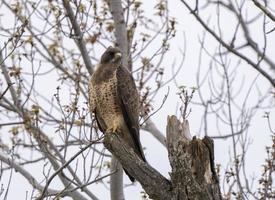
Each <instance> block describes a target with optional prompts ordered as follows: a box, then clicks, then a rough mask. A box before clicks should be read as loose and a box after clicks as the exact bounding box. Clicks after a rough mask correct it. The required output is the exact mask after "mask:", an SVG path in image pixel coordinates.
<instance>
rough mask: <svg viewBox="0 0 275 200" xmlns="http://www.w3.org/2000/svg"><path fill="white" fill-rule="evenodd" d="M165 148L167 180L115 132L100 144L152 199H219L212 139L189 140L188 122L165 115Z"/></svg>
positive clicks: (106, 136)
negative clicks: (167, 169)
mask: <svg viewBox="0 0 275 200" xmlns="http://www.w3.org/2000/svg"><path fill="white" fill-rule="evenodd" d="M166 131H167V132H166V134H167V149H168V153H169V154H168V155H169V161H170V164H171V167H172V172H171V173H170V177H171V179H170V180H168V179H166V178H165V177H164V176H162V175H161V174H160V173H159V172H158V171H157V170H155V169H154V168H153V167H151V166H150V165H149V164H147V163H145V162H143V161H142V160H141V159H140V158H139V157H138V156H137V155H136V154H135V153H134V151H133V149H132V148H130V147H129V146H128V145H127V144H126V143H125V142H124V141H123V139H122V138H121V136H120V135H119V134H115V133H109V134H106V135H105V138H104V145H105V146H106V148H107V149H108V150H109V151H110V152H111V153H112V154H113V155H114V156H115V157H116V158H117V159H118V161H119V162H120V163H121V164H122V166H123V167H124V168H125V169H127V171H128V172H129V173H130V174H131V175H132V176H133V177H134V178H135V179H136V180H137V181H139V182H140V184H141V185H142V187H143V189H144V190H145V191H146V192H147V194H148V195H149V197H150V198H152V199H155V200H164V199H165V200H167V199H169V200H189V199H192V200H195V199H198V200H200V199H201V200H208V199H209V200H210V199H211V200H221V199H222V197H221V194H220V188H219V182H218V178H217V176H216V172H215V169H214V154H213V152H214V145H213V141H212V140H211V139H210V138H208V137H205V138H204V139H203V140H201V139H196V138H193V139H190V132H189V126H188V121H187V120H185V121H183V122H180V121H179V120H178V119H177V118H176V117H175V116H172V117H168V123H167V129H166Z"/></svg>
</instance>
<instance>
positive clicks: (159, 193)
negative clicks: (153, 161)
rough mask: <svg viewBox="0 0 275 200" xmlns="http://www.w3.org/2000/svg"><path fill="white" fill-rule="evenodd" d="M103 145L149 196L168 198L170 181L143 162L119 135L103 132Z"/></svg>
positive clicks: (169, 195)
mask: <svg viewBox="0 0 275 200" xmlns="http://www.w3.org/2000/svg"><path fill="white" fill-rule="evenodd" d="M104 145H105V147H106V148H107V149H108V150H109V151H110V152H111V153H112V154H113V155H114V156H115V157H116V158H117V159H118V160H119V162H120V163H121V164H122V165H123V167H124V168H126V169H127V171H128V172H129V173H130V174H131V175H132V176H133V177H134V178H135V179H136V180H138V181H139V182H140V184H141V185H142V187H143V189H144V190H145V191H146V192H147V194H148V195H149V196H150V198H152V199H159V200H162V199H163V200H165V199H166V200H167V199H170V197H171V183H170V182H169V181H168V180H167V179H166V178H165V177H163V176H162V175H161V174H160V173H159V172H158V171H156V170H155V169H154V168H152V167H151V166H150V165H148V164H147V163H145V162H143V161H142V160H141V159H140V158H139V157H138V155H137V154H136V153H135V152H134V150H133V149H132V148H130V147H129V146H128V145H127V144H126V143H124V141H123V139H122V138H121V137H120V136H119V135H117V134H114V133H107V134H105V137H104Z"/></svg>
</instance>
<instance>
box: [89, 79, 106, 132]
mask: <svg viewBox="0 0 275 200" xmlns="http://www.w3.org/2000/svg"><path fill="white" fill-rule="evenodd" d="M95 90H96V88H95V87H94V83H93V76H92V78H91V80H90V82H89V85H88V92H89V108H90V112H91V114H92V113H94V114H95V119H96V122H97V125H98V128H99V130H100V131H101V132H103V130H104V129H105V123H104V121H103V120H102V118H101V116H100V115H99V114H98V112H97V109H96V91H95Z"/></svg>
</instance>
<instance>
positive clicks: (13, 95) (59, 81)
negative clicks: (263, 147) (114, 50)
mask: <svg viewBox="0 0 275 200" xmlns="http://www.w3.org/2000/svg"><path fill="white" fill-rule="evenodd" d="M252 2H253V5H251V3H250V4H249V6H248V5H247V4H248V3H247V2H246V1H242V2H235V1H206V2H203V5H201V4H199V1H183V0H182V1H178V2H175V3H177V4H178V5H179V6H182V5H183V6H184V7H185V8H187V11H188V12H190V14H191V15H193V16H194V17H195V19H196V21H197V22H198V23H199V24H201V25H202V27H203V29H204V30H205V32H203V33H202V35H201V38H200V40H199V41H198V42H199V44H200V45H201V51H200V52H198V57H199V62H198V66H199V67H198V72H197V88H192V89H191V92H189V89H186V87H185V86H182V85H181V84H180V83H178V82H177V81H176V80H177V79H176V77H177V75H178V72H179V70H180V68H181V67H182V66H183V64H184V59H185V50H186V49H185V48H186V47H185V46H183V49H184V50H183V52H182V55H180V56H181V58H178V59H177V60H182V61H181V62H180V63H172V71H173V73H172V75H171V76H170V77H169V76H168V75H166V73H167V74H168V72H167V69H165V68H164V67H163V62H164V61H165V60H167V59H168V60H169V59H170V60H171V58H169V57H167V53H168V52H169V50H171V49H170V43H171V41H172V39H173V38H174V37H175V35H176V26H177V22H176V20H177V19H174V18H172V17H170V13H171V12H172V11H171V10H170V11H169V9H168V1H167V0H158V1H156V2H155V6H154V10H153V12H154V14H155V15H154V16H150V15H147V13H145V12H144V8H143V5H142V2H141V1H137V0H124V1H121V0H106V1H88V0H82V1H72V0H71V1H69V0H62V1H21V0H16V1H9V0H2V1H1V3H0V9H1V11H3V14H2V15H1V16H0V23H1V25H0V38H1V41H3V42H2V43H1V47H0V66H1V72H2V74H1V78H0V85H1V90H0V119H1V123H0V127H1V137H0V147H1V148H0V149H1V150H0V161H1V162H0V164H1V165H0V166H1V167H0V169H1V170H0V180H1V182H2V180H4V183H3V185H2V186H1V189H0V197H1V198H2V197H3V199H8V197H9V196H12V194H11V191H13V188H12V184H13V181H14V180H16V177H19V176H21V177H23V178H24V180H26V182H25V184H29V185H30V186H29V188H30V189H29V190H28V191H27V193H26V194H22V198H23V195H25V197H24V198H25V199H59V198H62V197H69V198H71V199H77V200H82V199H95V200H96V199H101V197H100V196H99V194H100V193H99V192H97V191H96V190H95V188H98V187H100V188H103V189H104V188H107V191H109V192H110V197H111V199H112V200H121V199H125V195H124V191H125V190H127V187H126V185H125V184H124V183H123V171H122V167H121V164H122V165H123V167H125V168H126V169H127V171H128V172H129V173H131V175H133V177H135V178H136V179H137V180H138V182H139V183H140V184H141V185H142V187H143V189H144V190H145V192H146V193H147V194H148V195H149V197H150V198H153V199H222V197H224V198H227V199H230V198H232V197H233V196H234V197H235V198H238V199H248V198H255V199H272V198H274V195H275V194H274V182H273V179H274V150H273V149H272V148H267V160H266V162H265V163H264V172H263V173H262V176H261V178H260V179H259V181H260V184H259V186H258V187H259V190H258V191H257V190H256V189H255V187H252V186H251V183H252V181H253V180H251V179H249V178H248V176H247V174H246V151H247V148H248V144H250V143H249V142H250V141H249V134H248V133H249V132H250V129H249V127H250V123H251V121H252V120H253V117H254V115H255V113H256V112H259V111H265V117H266V121H267V123H268V125H269V127H270V130H267V132H269V133H270V134H271V135H272V136H273V140H272V141H273V145H274V127H273V124H272V123H271V122H272V117H271V115H270V113H271V112H272V111H274V109H273V107H274V86H275V81H274V78H273V74H274V69H275V64H274V62H275V61H274V60H273V57H272V51H271V50H270V49H269V35H272V34H274V32H275V31H274V28H270V27H271V25H269V24H272V25H274V18H275V17H274V15H275V14H274V10H272V5H274V4H273V3H272V2H268V1H263V2H261V1H256V0H253V1H252ZM200 3H201V2H200ZM251 7H253V9H257V12H256V13H255V15H253V16H250V15H248V16H247V15H246V13H245V11H246V9H248V10H249V9H251ZM208 9H209V10H210V11H211V10H212V9H215V11H216V12H215V13H216V17H215V19H216V21H215V22H216V24H214V22H213V21H211V20H209V21H206V20H205V19H206V18H205V16H206V15H207V14H205V13H204V12H206V13H207V12H208ZM222 12H226V13H230V14H232V15H233V16H234V17H235V18H234V19H235V22H234V23H232V26H233V25H234V28H232V30H233V33H232V34H231V35H230V36H224V34H225V33H226V32H224V31H223V24H222V23H221V22H222V20H223V16H222V15H221V13H222ZM258 22H261V25H260V27H259V25H258V24H259V23H258ZM213 27H216V28H213ZM254 27H256V28H257V27H259V28H260V29H261V33H262V35H261V37H262V39H261V40H260V41H259V40H258V37H257V36H254V34H253V33H252V29H253V28H254ZM240 35H241V36H240ZM208 36H211V37H213V38H214V39H215V40H216V43H215V44H216V45H217V48H216V49H215V50H214V51H213V50H209V49H208V48H210V45H209V43H208V42H207V37H208ZM228 38H230V39H228ZM239 38H241V39H239ZM110 45H117V46H118V47H119V48H120V49H121V51H122V53H123V65H124V66H125V67H127V68H128V69H129V70H130V71H132V74H133V76H134V78H135V81H136V85H137V87H138V89H139V92H140V102H141V105H140V107H141V113H140V119H141V122H140V123H141V128H142V130H144V131H147V132H149V133H151V134H152V135H153V136H154V138H155V139H156V140H157V141H159V142H160V143H161V144H162V146H163V148H167V150H168V153H169V161H170V165H171V167H172V172H171V174H170V179H169V180H168V179H167V178H165V177H164V176H163V175H161V174H160V173H159V172H158V171H157V170H156V169H154V168H153V167H152V166H150V165H148V164H146V163H144V162H142V161H141V160H140V159H139V158H138V157H137V156H136V155H135V153H134V152H133V151H132V150H131V149H129V148H128V147H127V145H126V144H125V143H124V142H123V141H122V140H121V139H120V138H119V136H116V135H115V134H114V135H110V134H107V135H103V133H101V132H100V131H98V127H97V125H96V123H95V122H94V119H91V117H90V113H89V109H88V105H87V102H88V95H87V85H88V84H87V83H88V80H89V77H90V75H91V74H92V73H93V71H94V69H95V67H96V64H97V63H98V59H99V57H100V55H101V53H102V52H103V51H104V49H105V48H106V47H108V46H110ZM147 52H150V53H149V54H148V53H147ZM273 53H274V52H273ZM252 54H253V55H255V57H251V55H252ZM204 57H209V58H210V59H211V61H210V62H209V67H207V70H205V69H202V68H203V67H206V66H204V65H203V64H202V60H203V59H204ZM231 59H232V60H234V61H232V62H230V61H231ZM243 65H245V66H249V67H251V70H255V71H256V72H257V73H258V74H257V76H256V77H255V79H254V81H251V82H250V86H249V87H248V88H246V90H245V89H242V87H241V86H240V88H238V89H236V88H237V87H235V85H234V80H235V76H236V73H237V70H238V69H239V68H241V67H242V66H243ZM204 71H206V75H202V73H203V72H204ZM164 75H166V76H164ZM214 77H215V78H214ZM259 77H263V78H264V79H265V80H267V81H266V82H268V89H267V90H266V91H262V90H260V89H259V87H258V79H259ZM168 84H170V85H173V84H174V85H175V86H176V87H177V88H178V91H179V92H178V93H177V94H172V93H170V92H168V93H167V94H166V96H165V98H164V99H162V100H158V99H157V98H156V97H157V94H158V93H159V92H160V91H162V90H163V89H166V88H165V86H166V85H168ZM243 90H245V91H243ZM255 91H256V92H257V94H258V98H257V101H256V102H254V104H251V103H248V102H249V100H250V99H251V94H252V93H253V92H255ZM272 92H273V93H272ZM195 93H198V95H199V98H198V99H196V98H193V95H194V94H195ZM243 94H245V95H244V96H245V97H244V98H243V101H236V100H235V99H236V98H237V97H238V95H243ZM168 95H170V96H171V95H173V96H176V97H177V98H178V100H179V103H180V104H179V105H180V108H179V109H178V110H179V114H178V116H177V117H175V116H171V117H168V120H167V129H166V131H164V130H160V129H159V127H158V124H157V123H154V122H153V120H152V119H151V118H150V117H151V116H152V115H154V114H155V113H156V112H157V111H158V110H159V109H161V108H162V105H163V104H165V102H166V98H167V96H168ZM272 95H273V96H272ZM154 101H158V102H161V106H160V108H155V107H154ZM197 105H199V106H200V108H201V110H202V111H203V115H202V120H201V121H202V123H201V127H200V132H201V133H202V134H204V135H206V137H205V138H204V139H197V138H195V137H194V138H192V137H191V134H190V132H189V125H188V120H187V118H188V116H189V114H190V110H191V109H190V108H191V107H192V106H197ZM163 117H164V118H166V116H163ZM177 118H178V119H177ZM212 119H216V120H215V122H214V123H213V120H212ZM210 126H216V130H217V133H218V134H215V133H214V134H212V133H210V132H209V127H210ZM221 126H222V127H224V128H223V129H224V131H221ZM225 130H226V131H225ZM227 130H229V131H228V132H227ZM164 132H166V135H165V134H164ZM208 136H209V137H208ZM211 138H212V139H217V140H219V139H227V140H231V141H232V147H233V154H232V158H233V162H232V163H233V164H231V165H230V164H229V165H228V169H227V170H225V174H220V172H221V171H220V167H219V165H215V163H214V145H213V140H212V139H211ZM105 147H106V148H107V149H108V150H109V151H107V150H106V149H105ZM33 169H39V170H33ZM32 170H33V171H32ZM15 172H16V173H15ZM222 180H225V183H224V184H223V182H222ZM98 185H100V186H98ZM224 185H226V186H225V187H223V186H224ZM109 187H110V188H109ZM220 188H222V189H223V190H221V189H220ZM105 191H106V189H105ZM106 196H107V195H105V197H106ZM143 198H144V199H146V198H148V197H147V195H146V194H145V195H144V197H143Z"/></svg>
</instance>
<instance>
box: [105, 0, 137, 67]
mask: <svg viewBox="0 0 275 200" xmlns="http://www.w3.org/2000/svg"><path fill="white" fill-rule="evenodd" d="M109 7H110V11H111V14H112V16H113V19H114V23H115V37H116V42H117V45H118V47H119V49H120V50H121V52H122V65H123V66H124V67H126V68H127V64H128V62H127V60H128V45H127V29H126V24H125V20H124V15H123V14H124V12H123V8H122V3H121V0H111V1H109ZM129 70H130V71H131V70H132V69H129Z"/></svg>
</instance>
